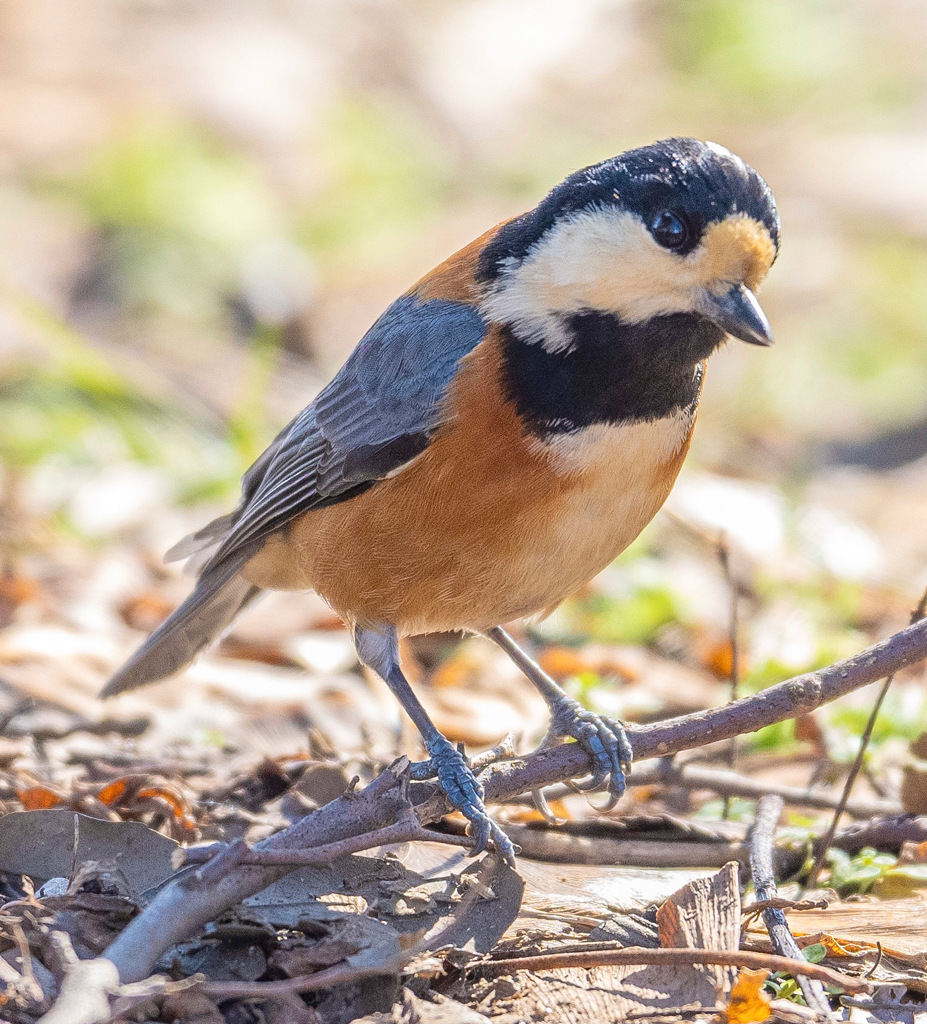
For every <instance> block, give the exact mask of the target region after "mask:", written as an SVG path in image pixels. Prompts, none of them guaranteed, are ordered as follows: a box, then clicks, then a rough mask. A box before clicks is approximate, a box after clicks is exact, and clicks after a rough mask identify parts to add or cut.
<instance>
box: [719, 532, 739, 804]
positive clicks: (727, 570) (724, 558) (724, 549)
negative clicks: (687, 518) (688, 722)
mask: <svg viewBox="0 0 927 1024" xmlns="http://www.w3.org/2000/svg"><path fill="white" fill-rule="evenodd" d="M718 561H719V562H720V563H721V568H722V570H723V571H724V578H725V580H726V581H727V588H728V592H729V594H730V611H729V616H728V645H729V647H730V649H731V671H730V677H729V678H730V684H731V687H730V689H731V695H730V700H732V701H735V700H737V698H738V697H739V696H740V664H739V662H740V621H739V614H738V612H739V609H738V603H737V581H736V580H735V579H734V572H733V570H732V569H731V549H730V546H729V545H728V542H727V537H726V536H725V534H724V533H723V532H722V533H721V536H720V537H719V538H718ZM727 765H728V768H730V770H731V771H734V770H735V769H736V767H737V737H736V736H734V737H732V738H731V741H730V743H729V744H728V750H727ZM730 809H731V798H730V795H729V794H727V795H725V797H724V810H723V817H724V818H725V820H726V819H727V818H728V816H729V814H730Z"/></svg>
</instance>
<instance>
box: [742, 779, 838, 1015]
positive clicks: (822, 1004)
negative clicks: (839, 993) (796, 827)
mask: <svg viewBox="0 0 927 1024" xmlns="http://www.w3.org/2000/svg"><path fill="white" fill-rule="evenodd" d="M782 808H783V803H782V798H781V797H778V796H764V797H763V799H762V800H760V802H759V803H758V804H757V805H756V819H755V821H754V825H753V830H752V832H751V835H750V873H751V874H752V876H753V889H754V891H755V892H756V898H757V899H758V900H763V901H769V900H774V899H775V898H776V876H775V873H774V871H773V844H774V843H775V839H776V827H777V826H778V824H779V818H780V817H781V816H782ZM763 920H764V921H765V923H766V930H767V931H768V932H769V941H770V942H771V943H772V948H773V951H774V952H775V953H778V954H779V956H786V957H791V958H792V959H795V960H801V959H802V954H801V950H800V949H799V947H798V943H797V942H796V941H795V936H794V935H793V934H792V932H791V931H790V930H789V924H788V921H786V919H785V914H784V913H783V912H782V911H781V910H780V909H779V908H778V907H773V906H767V908H766V909H765V910H764V911H763ZM796 981H797V982H798V987H799V988H800V989H801V992H802V995H803V996H804V997H805V1002H806V1003H807V1004H808V1005H809V1006H810V1007H811V1009H812V1010H814V1011H815V1012H816V1013H820V1014H825V1015H827V1016H828V1017H830V1003H829V1002H828V1000H827V995H826V994H825V992H824V986H823V985H822V984H821V982H820V980H818V979H816V978H806V977H801V976H798V977H796Z"/></svg>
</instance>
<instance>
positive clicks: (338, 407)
mask: <svg viewBox="0 0 927 1024" xmlns="http://www.w3.org/2000/svg"><path fill="white" fill-rule="evenodd" d="M485 333H486V323H485V321H484V320H483V319H482V317H481V316H480V315H479V313H478V312H477V311H476V310H475V309H474V308H473V307H472V306H467V305H463V304H462V303H457V302H447V301H444V300H429V301H426V302H422V301H420V300H419V299H418V298H416V297H415V296H414V295H413V296H406V297H404V298H402V299H399V300H398V301H397V302H395V303H393V305H392V306H390V308H389V309H388V310H387V311H386V312H385V313H384V314H383V315H382V316H381V317H380V319H379V320H377V322H376V323H375V324H374V325H373V326H372V327H371V328H370V330H369V331H368V332H367V333H366V334H365V335H364V337H363V338H362V339H361V341H360V343H359V344H358V346H357V348H355V349H354V351H353V352H352V353H351V356H350V357H349V358H348V360H347V362H346V363H345V364H344V366H343V367H342V368H341V370H339V372H338V374H337V375H336V376H335V378H334V379H333V380H332V382H331V383H330V384H329V385H328V386H327V387H326V388H325V389H324V390H323V391H322V392H321V393H320V394H319V395H318V397H317V398H316V399H315V401H314V402H313V403H312V404H311V405H309V406H308V407H307V408H306V409H304V410H303V411H302V412H301V413H300V414H299V415H298V416H297V417H296V418H295V419H294V420H293V421H292V422H291V423H290V424H289V425H288V426H287V427H285V428H284V429H283V430H282V431H281V432H280V433H279V434H278V435H277V437H276V438H275V440H274V441H273V442H272V443H271V445H270V447H269V448H268V449H267V451H265V452H264V454H263V455H261V456H260V458H258V460H257V461H256V462H255V463H254V465H253V466H252V467H251V468H250V469H249V470H248V472H247V473H246V474H245V476H244V478H243V480H242V501H241V504H240V505H239V507H238V509H237V510H236V512H235V513H233V514H232V516H231V517H223V519H222V520H217V523H216V525H217V526H218V525H219V523H221V524H222V532H225V529H226V528H228V532H227V533H226V535H225V537H224V539H223V540H222V543H221V544H220V545H219V547H218V549H216V550H215V553H214V554H213V555H212V557H211V558H210V559H209V562H208V563H207V566H206V568H209V567H212V566H215V565H216V564H218V563H219V562H221V561H223V560H224V559H225V558H227V557H228V556H229V555H230V554H232V553H233V552H236V551H239V550H241V548H242V547H243V546H248V547H251V546H252V545H253V544H254V543H255V542H256V541H257V540H259V539H261V538H264V537H266V536H268V535H269V534H271V533H274V532H275V531H277V530H279V529H281V527H283V526H285V525H286V523H288V522H289V521H290V520H291V519H293V518H295V517H296V516H298V515H300V514H301V513H303V512H306V511H308V510H310V509H313V508H320V507H322V506H324V505H331V504H333V503H335V502H337V501H344V500H346V499H347V498H350V497H353V496H354V495H356V494H359V493H361V492H362V491H364V490H366V489H367V488H368V487H370V486H371V484H373V483H375V482H376V481H377V480H381V479H383V478H384V477H386V476H388V475H390V474H391V473H394V472H396V470H397V469H399V468H400V467H401V466H402V465H403V464H404V463H406V462H409V461H410V460H411V459H414V458H415V456H416V455H418V454H420V453H421V452H422V451H424V450H425V448H427V446H428V442H429V440H430V439H431V437H432V435H433V434H434V432H435V430H436V429H437V428H438V426H440V422H441V419H440V418H441V402H442V399H443V397H444V394H445V392H446V390H447V386H448V384H450V382H451V380H452V379H453V377H454V373H455V372H456V369H457V364H458V363H459V362H460V360H461V359H462V358H463V356H465V355H466V354H467V353H468V352H470V351H471V350H472V349H473V348H475V347H476V346H477V345H478V344H479V342H480V341H481V340H482V339H483V337H484V335H485ZM209 529H210V527H207V528H206V530H209ZM201 533H205V531H201Z"/></svg>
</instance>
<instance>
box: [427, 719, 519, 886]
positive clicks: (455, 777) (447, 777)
mask: <svg viewBox="0 0 927 1024" xmlns="http://www.w3.org/2000/svg"><path fill="white" fill-rule="evenodd" d="M428 753H429V754H430V755H431V757H430V758H429V760H427V761H421V762H419V763H418V764H413V765H412V778H413V779H416V780H422V779H434V778H437V780H438V785H439V786H440V787H441V788H442V789H443V790H444V794H445V796H446V797H447V798H448V800H450V802H451V803H452V804H453V806H454V808H455V809H456V810H458V811H460V813H461V814H462V815H463V816H464V817H465V818H466V819H467V820H468V821H469V822H470V828H469V830H468V831H469V832H470V835H471V836H472V837H473V848H472V850H471V851H470V852H471V853H472V854H474V855H476V854H478V853H482V852H483V851H484V850H485V849H486V848H487V847H488V846H490V845H491V846H492V847H493V848H494V849H495V850H496V852H497V853H498V854H499V855H500V856H501V857H502V858H503V859H504V860H505V861H506V862H507V863H508V864H510V865H512V866H513V867H514V865H515V847H514V846H513V845H512V840H511V839H509V837H508V836H507V835H506V834H505V833H504V832H503V831H502V829H501V828H499V826H498V825H497V824H496V823H495V822H494V821H493V819H492V818H491V817H490V815H489V812H488V811H487V810H486V805H485V804H484V803H483V787H482V786H481V785H480V783H479V782H478V781H477V778H476V776H475V775H474V774H473V771H472V769H471V768H470V765H469V764H468V763H467V759H466V758H465V757H464V755H463V754H462V753H461V752H460V751H459V750H458V749H457V748H456V747H455V746H454V745H453V744H452V743H451V742H450V741H449V740H446V739H445V738H444V737H443V736H442V737H441V739H440V740H435V741H434V742H433V743H430V744H428Z"/></svg>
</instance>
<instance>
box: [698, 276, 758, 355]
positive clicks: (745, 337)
mask: <svg viewBox="0 0 927 1024" xmlns="http://www.w3.org/2000/svg"><path fill="white" fill-rule="evenodd" d="M702 313H703V314H704V315H705V316H707V317H708V319H709V320H711V321H712V323H715V324H717V325H718V326H719V327H720V328H721V330H722V331H726V332H727V333H728V334H730V335H732V336H733V337H735V338H739V339H740V340H741V341H747V342H749V343H750V344H751V345H771V344H772V340H773V339H772V331H771V330H770V327H769V321H768V320H767V319H766V314H765V313H764V312H763V308H762V307H761V306H760V304H759V302H757V298H756V296H755V295H754V294H753V292H751V291H750V289H749V288H747V287H745V286H744V285H742V284H736V285H734V287H733V288H731V290H730V291H727V292H723V293H722V294H721V295H712V294H711V293H710V292H706V293H705V304H704V305H703V306H702Z"/></svg>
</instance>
